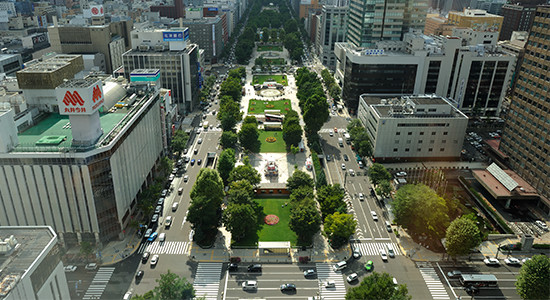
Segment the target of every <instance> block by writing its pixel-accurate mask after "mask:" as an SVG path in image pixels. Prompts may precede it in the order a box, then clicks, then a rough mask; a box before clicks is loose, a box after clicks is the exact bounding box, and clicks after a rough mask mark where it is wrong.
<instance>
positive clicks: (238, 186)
mask: <svg viewBox="0 0 550 300" xmlns="http://www.w3.org/2000/svg"><path fill="white" fill-rule="evenodd" d="M229 187H230V189H229V191H228V192H227V196H228V197H229V201H232V202H236V203H239V202H240V201H236V200H235V198H238V197H239V196H236V194H240V193H241V192H242V194H243V195H244V197H246V196H248V198H247V199H248V200H247V201H246V202H241V203H248V202H249V200H250V199H252V196H253V195H254V186H252V184H251V183H250V182H249V181H248V180H245V179H241V180H237V181H233V182H231V184H230V185H229Z"/></svg>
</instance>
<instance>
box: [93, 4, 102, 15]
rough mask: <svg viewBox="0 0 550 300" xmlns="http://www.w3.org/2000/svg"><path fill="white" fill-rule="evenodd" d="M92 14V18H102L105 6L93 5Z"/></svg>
mask: <svg viewBox="0 0 550 300" xmlns="http://www.w3.org/2000/svg"><path fill="white" fill-rule="evenodd" d="M90 12H91V13H92V17H102V16H103V14H104V12H103V5H91V6H90Z"/></svg>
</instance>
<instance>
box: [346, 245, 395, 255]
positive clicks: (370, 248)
mask: <svg viewBox="0 0 550 300" xmlns="http://www.w3.org/2000/svg"><path fill="white" fill-rule="evenodd" d="M388 245H392V246H393V250H394V251H395V255H396V256H397V255H403V253H401V248H399V246H398V245H397V244H396V243H375V242H367V243H360V242H354V243H352V247H353V249H359V252H361V255H380V249H384V250H386V253H388Z"/></svg>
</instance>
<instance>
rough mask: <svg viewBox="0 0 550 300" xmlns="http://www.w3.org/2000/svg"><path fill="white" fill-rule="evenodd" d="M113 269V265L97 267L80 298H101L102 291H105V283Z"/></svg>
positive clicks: (111, 274)
mask: <svg viewBox="0 0 550 300" xmlns="http://www.w3.org/2000/svg"><path fill="white" fill-rule="evenodd" d="M114 271H115V268H113V267H102V268H99V270H97V273H96V274H95V276H94V279H93V280H92V283H91V284H90V286H89V287H88V289H87V290H86V294H84V297H83V298H82V299H83V300H88V299H101V295H103V291H105V288H106V287H107V283H109V280H110V279H111V276H113V272H114Z"/></svg>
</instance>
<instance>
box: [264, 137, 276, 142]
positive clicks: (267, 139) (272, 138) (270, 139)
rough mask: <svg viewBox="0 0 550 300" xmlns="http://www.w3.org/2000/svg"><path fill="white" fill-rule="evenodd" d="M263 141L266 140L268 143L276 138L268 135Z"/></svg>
mask: <svg viewBox="0 0 550 300" xmlns="http://www.w3.org/2000/svg"><path fill="white" fill-rule="evenodd" d="M265 141H266V142H268V143H275V142H276V141H277V139H276V138H274V137H272V136H270V137H267V138H265Z"/></svg>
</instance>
